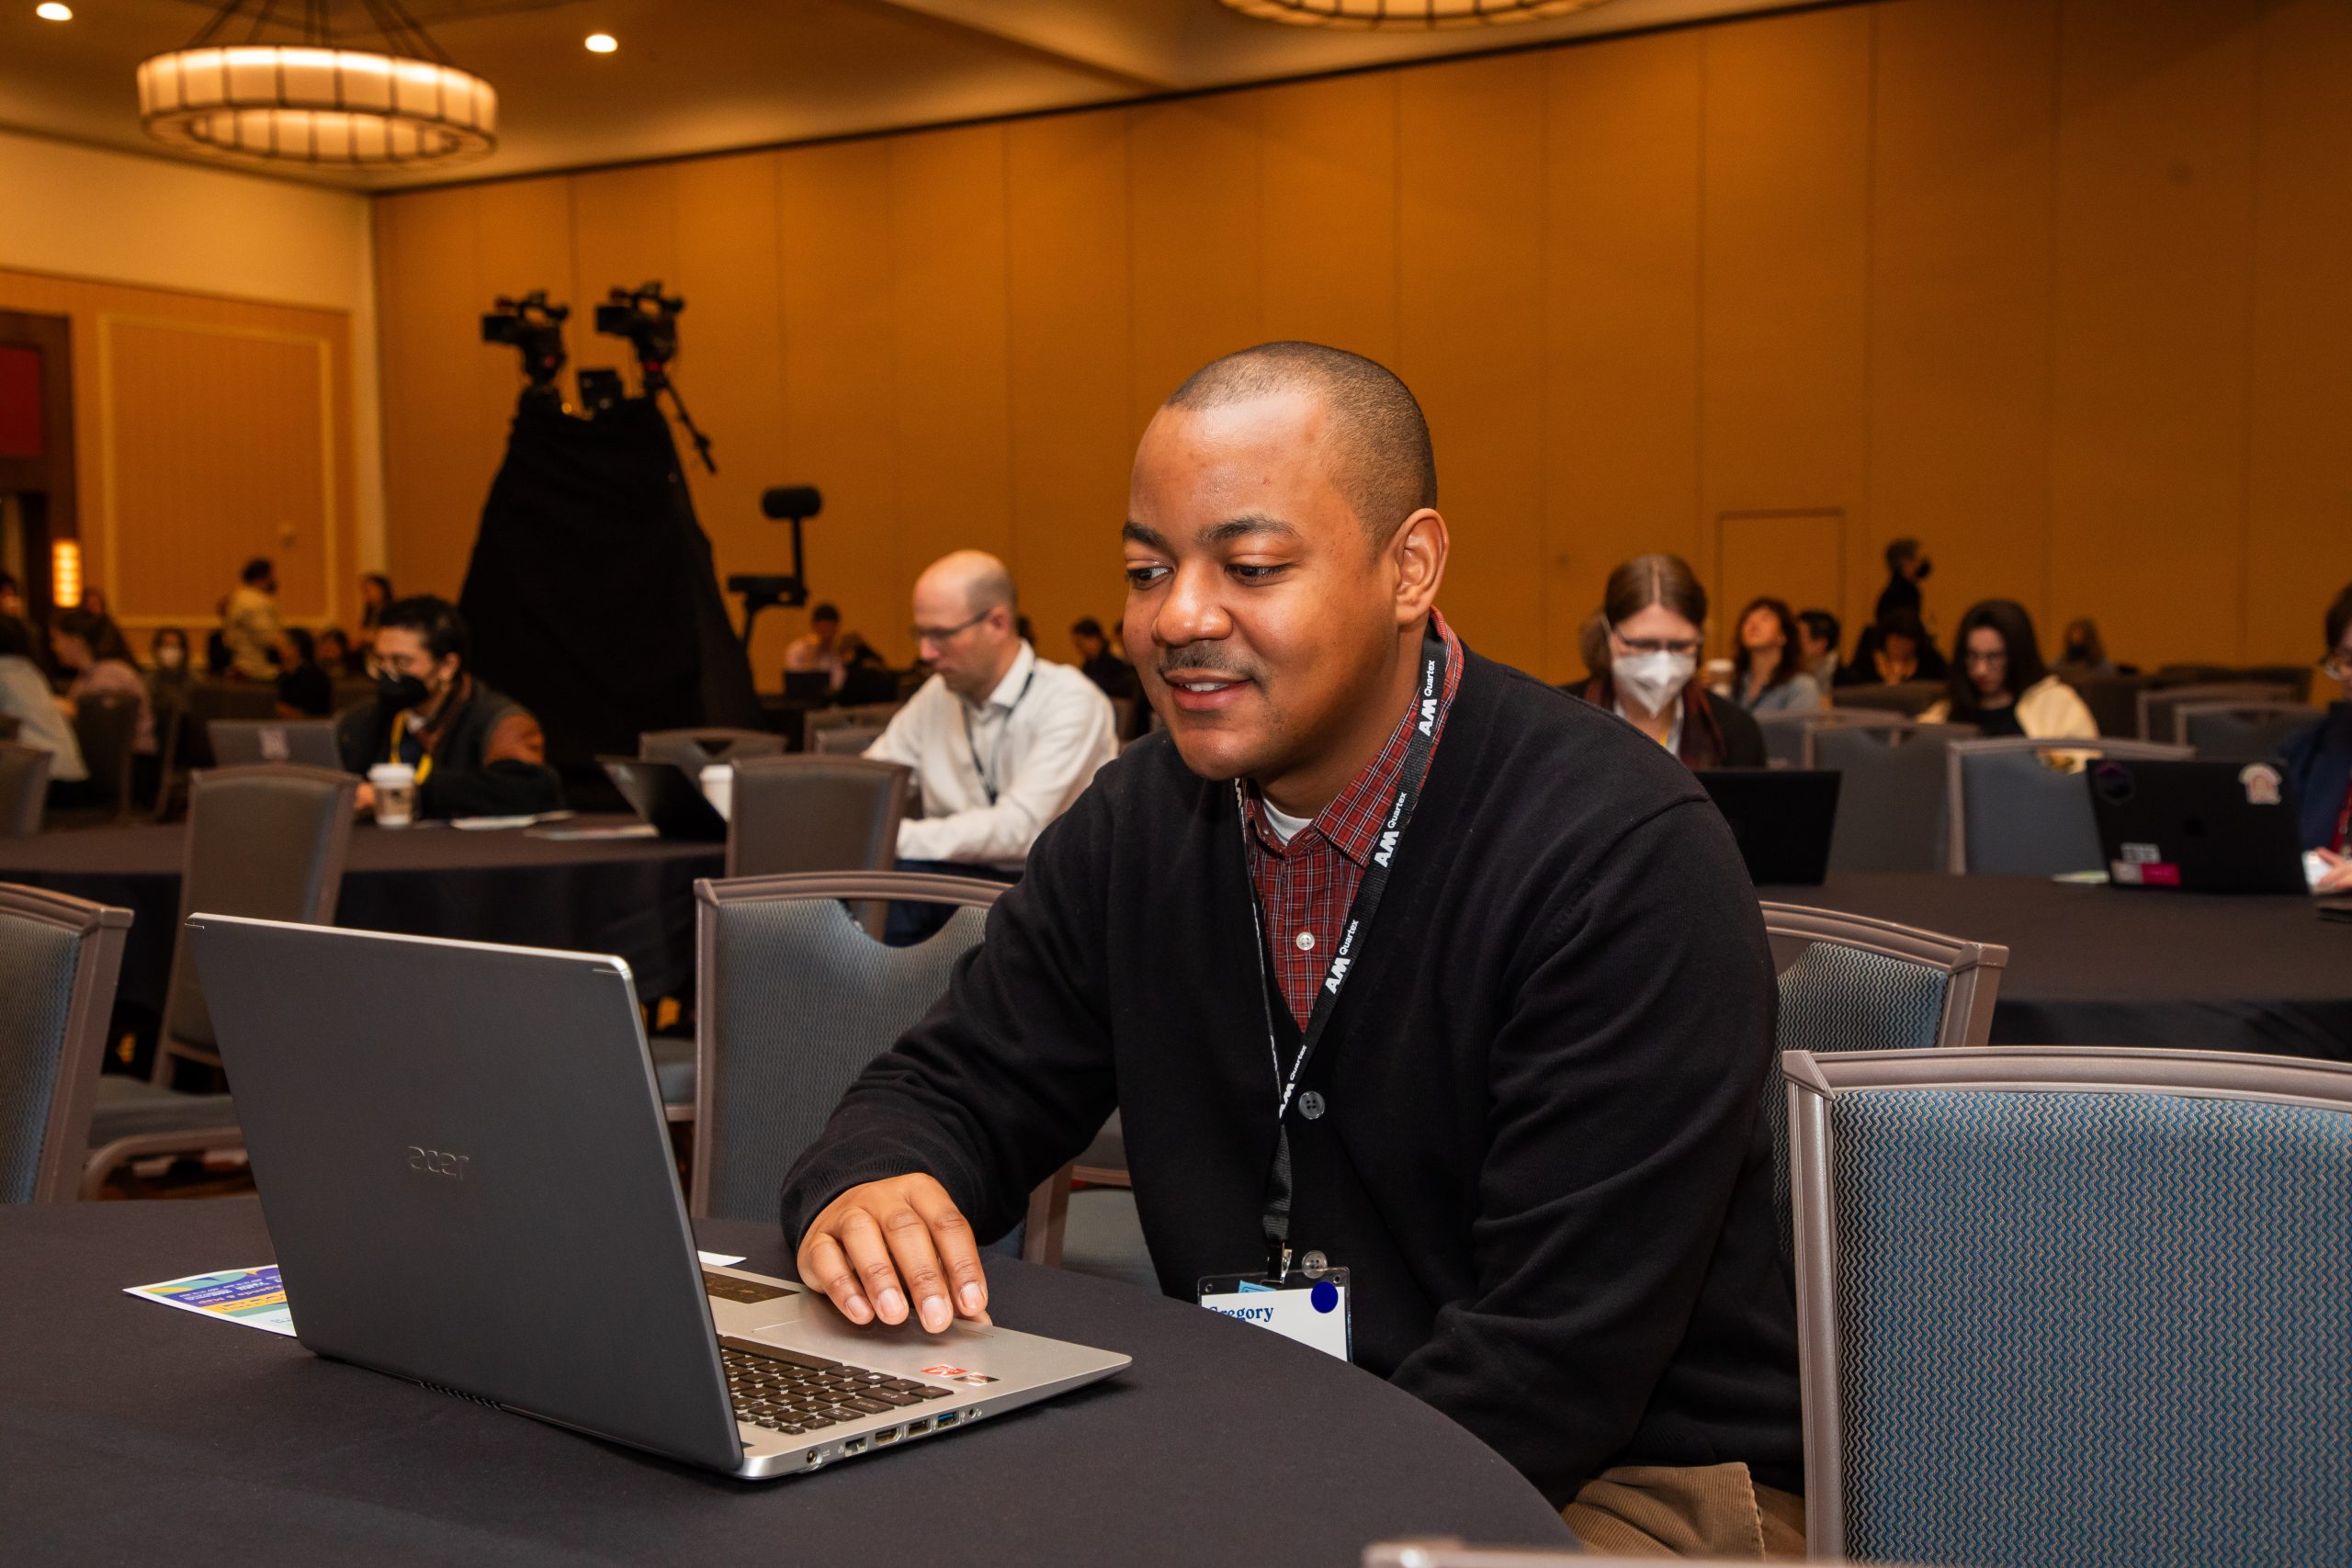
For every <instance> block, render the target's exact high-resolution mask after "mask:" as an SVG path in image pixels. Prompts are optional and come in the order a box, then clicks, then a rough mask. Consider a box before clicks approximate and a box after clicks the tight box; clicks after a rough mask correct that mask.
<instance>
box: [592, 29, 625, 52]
mask: <svg viewBox="0 0 2352 1568" xmlns="http://www.w3.org/2000/svg"><path fill="white" fill-rule="evenodd" d="M620 46H621V40H620V39H616V38H615V37H614V36H613V35H612V34H610V33H590V34H589V35H588V52H589V53H591V54H610V53H612V52H613V51H615V50H616V49H618V48H620Z"/></svg>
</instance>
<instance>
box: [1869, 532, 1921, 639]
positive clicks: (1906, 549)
mask: <svg viewBox="0 0 2352 1568" xmlns="http://www.w3.org/2000/svg"><path fill="white" fill-rule="evenodd" d="M1935 569H1936V563H1935V562H1933V561H1931V560H1929V559H1928V558H1927V555H1926V554H1925V553H1924V552H1923V551H1922V550H1921V549H1920V548H1919V541H1918V540H1917V539H1896V540H1894V542H1893V543H1891V544H1889V545H1888V546H1887V547H1886V586H1885V587H1884V588H1883V589H1881V590H1880V591H1879V596H1878V614H1877V615H1873V616H1872V617H1871V619H1872V620H1875V621H1878V622H1879V623H1881V624H1882V625H1883V624H1884V622H1885V620H1886V617H1887V615H1888V614H1889V613H1890V612H1892V611H1895V610H1908V611H1910V612H1911V613H1912V614H1913V615H1918V616H1920V618H1921V619H1922V620H1925V619H1926V615H1925V612H1924V607H1923V605H1922V603H1921V600H1920V596H1919V584H1921V583H1922V582H1925V581H1927V580H1928V573H1929V572H1931V571H1933V570H1935ZM1857 662H1860V660H1857Z"/></svg>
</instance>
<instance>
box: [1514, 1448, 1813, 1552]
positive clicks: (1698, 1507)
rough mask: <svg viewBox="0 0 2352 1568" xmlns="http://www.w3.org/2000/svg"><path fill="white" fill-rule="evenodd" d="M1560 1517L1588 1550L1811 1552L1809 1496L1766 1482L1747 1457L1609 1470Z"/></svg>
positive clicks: (1562, 1511) (1593, 1482)
mask: <svg viewBox="0 0 2352 1568" xmlns="http://www.w3.org/2000/svg"><path fill="white" fill-rule="evenodd" d="M1560 1517H1562V1518H1563V1519H1566V1521H1567V1524H1568V1528H1569V1529H1572V1530H1574V1531H1576V1532H1577V1540H1580V1541H1582V1542H1584V1545H1585V1550H1586V1551H1593V1552H1605V1553H1608V1554H1610V1555H1611V1556H1616V1557H1717V1558H1726V1559H1729V1560H1732V1561H1734V1562H1765V1561H1767V1560H1770V1559H1772V1558H1791V1557H1803V1556H1804V1498H1802V1497H1799V1496H1797V1495H1794V1494H1793V1493H1788V1492H1782V1491H1781V1490H1780V1489H1779V1488H1777V1487H1772V1486H1765V1485H1762V1484H1760V1483H1758V1482H1757V1481H1755V1480H1754V1479H1753V1478H1752V1477H1751V1476H1749V1474H1748V1473H1747V1466H1746V1465H1744V1464H1709V1465H1691V1466H1679V1465H1627V1466H1624V1467H1623V1468H1620V1469H1617V1470H1606V1471H1603V1472H1600V1474H1599V1475H1598V1476H1595V1477H1594V1478H1593V1479H1592V1480H1590V1481H1589V1482H1587V1483H1585V1485H1584V1489H1583V1490H1582V1491H1580V1492H1578V1493H1577V1495H1576V1500H1575V1501H1574V1502H1572V1503H1570V1504H1569V1505H1568V1506H1566V1507H1565V1508H1563V1509H1561V1510H1560Z"/></svg>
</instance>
